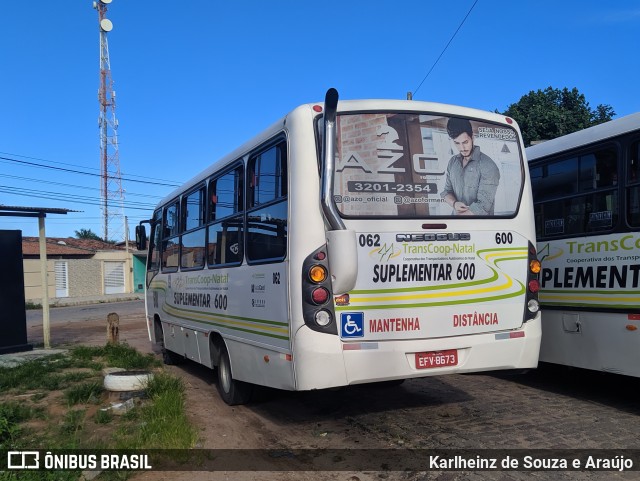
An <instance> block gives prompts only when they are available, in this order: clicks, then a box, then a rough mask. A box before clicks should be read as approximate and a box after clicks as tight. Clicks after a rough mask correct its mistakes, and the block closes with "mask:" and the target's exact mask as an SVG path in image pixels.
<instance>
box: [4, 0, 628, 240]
mask: <svg viewBox="0 0 640 481" xmlns="http://www.w3.org/2000/svg"><path fill="white" fill-rule="evenodd" d="M469 12H470V13H469ZM467 14H468V16H467ZM465 17H466V18H465ZM107 18H108V19H109V20H111V22H112V23H113V30H112V31H111V32H109V34H108V45H109V56H110V67H111V76H112V79H113V90H114V91H115V92H116V109H115V112H116V116H117V119H118V124H119V127H118V143H119V150H118V153H119V161H120V171H121V176H122V179H123V180H122V187H123V189H124V191H125V205H126V207H125V212H124V214H125V216H126V217H127V219H128V224H129V230H130V237H132V233H133V226H134V225H135V224H137V223H138V222H139V221H140V220H143V219H147V218H149V217H150V215H151V212H152V210H153V206H154V205H155V204H156V203H157V202H158V201H159V200H160V199H161V198H162V197H164V196H165V195H167V194H168V193H169V192H171V191H172V190H173V188H174V187H172V186H175V185H177V184H179V183H181V182H185V181H187V180H189V179H190V178H191V177H193V176H195V175H196V174H197V173H199V172H200V171H202V170H203V169H205V168H206V167H207V166H209V165H210V164H211V163H213V162H214V161H215V160H217V159H218V158H219V157H221V156H223V155H225V154H226V153H229V152H230V151H232V150H234V149H235V148H236V147H238V146H239V145H240V144H241V143H243V142H244V141H246V140H248V139H250V138H251V137H253V136H254V135H256V134H258V133H259V132H261V131H262V130H264V129H265V128H267V127H268V126H269V125H271V124H272V123H273V122H275V121H276V120H278V119H279V118H281V117H283V116H284V115H286V114H287V113H288V112H289V111H291V110H292V109H294V108H295V107H296V106H298V105H300V104H303V103H308V102H318V101H322V100H323V99H324V94H325V92H326V90H327V89H328V88H330V87H334V88H336V89H338V91H339V93H340V98H341V99H366V98H390V99H405V98H406V96H407V92H412V93H413V98H414V100H425V101H432V102H442V103H448V104H456V105H462V106H466V107H473V108H478V109H482V110H489V111H494V110H496V109H497V110H499V111H504V110H506V108H507V107H508V106H509V105H510V104H512V103H515V102H517V101H518V100H519V99H520V98H521V97H522V96H523V95H526V94H527V93H529V92H530V91H536V90H539V89H545V88H547V87H549V86H551V87H553V88H559V89H562V88H564V87H567V88H569V89H571V88H574V87H575V88H577V89H578V90H579V91H580V93H582V94H584V95H585V97H586V99H587V101H588V102H589V105H590V106H591V108H595V107H596V106H597V105H599V104H606V105H610V106H611V107H613V109H614V111H615V113H616V116H615V117H622V116H624V115H628V114H631V113H634V112H639V111H640V92H639V86H640V54H639V52H640V34H639V32H640V3H638V2H637V1H636V0H619V1H615V2H603V1H602V0H597V1H594V0H563V1H557V0H555V1H549V0H518V1H514V0H449V1H447V2H436V1H433V0H395V1H383V0H366V1H365V0H323V1H321V2H307V1H300V0H297V1H293V0H276V1H274V2H264V1H258V0H238V1H233V2H231V1H221V0H184V1H181V2H178V1H174V2H168V1H166V0H156V1H154V2H142V1H139V0H113V1H112V2H111V3H110V4H109V6H108V11H107ZM458 29H459V30H458ZM456 31H457V33H456ZM99 53H100V43H99V27H98V13H97V10H95V9H94V8H93V7H92V0H62V1H59V2H40V3H37V2H25V1H8V0H5V1H2V2H0V205H9V206H28V207H47V208H63V209H71V210H74V211H79V212H70V213H69V214H67V215H56V214H49V215H47V218H46V235H47V236H49V237H74V236H75V232H76V231H77V230H80V229H90V230H92V231H93V232H95V233H96V234H98V235H102V217H101V215H102V214H101V210H100V207H99V205H100V178H99V174H100V142H99V129H98V118H99V104H98V97H97V93H98V88H99V86H100V80H99V68H100V56H99ZM167 184H168V185H167ZM5 229H7V230H21V231H22V234H23V235H24V236H37V235H38V222H37V219H34V218H20V217H0V230H5ZM114 230H115V229H114V228H112V231H114ZM120 231H122V229H120Z"/></svg>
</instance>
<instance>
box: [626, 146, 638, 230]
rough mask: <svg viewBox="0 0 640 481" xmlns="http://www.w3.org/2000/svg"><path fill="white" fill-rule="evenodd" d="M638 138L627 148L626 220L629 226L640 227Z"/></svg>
mask: <svg viewBox="0 0 640 481" xmlns="http://www.w3.org/2000/svg"><path fill="white" fill-rule="evenodd" d="M638 182H640V140H636V141H635V142H633V143H632V144H631V147H630V148H629V164H628V165H627V188H626V190H627V193H626V195H627V222H628V223H629V225H630V226H631V227H640V184H639V183H638Z"/></svg>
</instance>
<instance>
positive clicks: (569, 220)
mask: <svg viewBox="0 0 640 481" xmlns="http://www.w3.org/2000/svg"><path fill="white" fill-rule="evenodd" d="M527 157H528V159H529V164H530V169H531V177H532V183H533V194H534V201H535V215H536V225H537V230H538V232H537V234H538V249H539V252H538V255H539V256H540V260H541V261H542V267H543V271H542V275H541V276H542V278H541V290H540V301H541V303H542V307H543V313H542V323H543V336H542V346H541V348H540V360H541V361H545V362H549V363H553V364H561V365H566V366H572V367H579V368H584V369H593V370H596V371H605V372H611V373H616V374H623V375H627V376H635V377H639V376H640V354H639V353H640V330H639V329H640V113H636V114H633V115H629V116H626V117H622V118H620V119H616V120H612V121H610V122H606V123H604V124H600V125H596V126H594V127H590V128H588V129H585V130H581V131H579V132H574V133H572V134H569V135H565V136H563V137H559V138H557V139H553V140H549V141H547V142H544V143H542V144H539V145H536V146H534V147H529V148H528V149H527Z"/></svg>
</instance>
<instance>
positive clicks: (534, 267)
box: [529, 259, 542, 274]
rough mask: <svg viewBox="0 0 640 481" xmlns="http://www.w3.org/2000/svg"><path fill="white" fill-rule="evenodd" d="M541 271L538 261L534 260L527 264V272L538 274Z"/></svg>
mask: <svg viewBox="0 0 640 481" xmlns="http://www.w3.org/2000/svg"><path fill="white" fill-rule="evenodd" d="M541 269H542V267H541V265H540V261H539V260H538V259H534V260H532V261H531V262H529V270H530V271H531V272H533V273H534V274H539V273H540V270H541Z"/></svg>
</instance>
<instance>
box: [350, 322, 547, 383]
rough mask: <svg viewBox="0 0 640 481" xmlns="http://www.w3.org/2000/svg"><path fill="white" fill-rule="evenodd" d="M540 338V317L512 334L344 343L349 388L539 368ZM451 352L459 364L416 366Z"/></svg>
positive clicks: (508, 332)
mask: <svg viewBox="0 0 640 481" xmlns="http://www.w3.org/2000/svg"><path fill="white" fill-rule="evenodd" d="M541 337H542V330H541V321H540V315H538V316H537V317H536V318H535V319H533V320H531V321H528V322H527V323H525V324H524V325H523V326H522V328H521V329H518V330H515V331H503V332H493V333H486V334H476V335H471V336H461V337H451V338H444V339H443V338H440V339H421V340H407V341H386V342H384V341H382V342H359V343H353V342H350V343H346V342H345V343H342V349H343V357H344V363H345V370H346V376H347V381H348V384H361V383H367V382H376V381H387V380H394V379H404V378H415V377H425V376H437V375H443V374H454V373H469V372H481V371H494V370H520V369H529V368H535V367H537V365H538V355H539V352H540V340H541ZM441 351H455V352H456V353H457V363H456V365H453V366H444V367H438V366H436V367H431V366H429V367H424V364H425V363H422V364H423V366H422V367H419V363H418V361H417V354H418V355H420V354H421V353H430V352H441Z"/></svg>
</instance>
